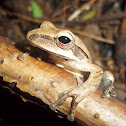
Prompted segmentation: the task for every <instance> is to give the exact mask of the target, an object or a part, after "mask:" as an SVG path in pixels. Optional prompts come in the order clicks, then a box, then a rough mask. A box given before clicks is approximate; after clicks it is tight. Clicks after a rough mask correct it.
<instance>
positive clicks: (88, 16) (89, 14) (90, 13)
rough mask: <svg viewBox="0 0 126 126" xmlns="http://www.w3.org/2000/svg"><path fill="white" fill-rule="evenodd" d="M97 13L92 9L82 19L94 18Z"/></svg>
mask: <svg viewBox="0 0 126 126" xmlns="http://www.w3.org/2000/svg"><path fill="white" fill-rule="evenodd" d="M95 15H96V11H94V10H93V11H90V12H89V13H88V14H86V15H84V16H83V17H82V20H88V19H91V18H93V17H94V16H95Z"/></svg>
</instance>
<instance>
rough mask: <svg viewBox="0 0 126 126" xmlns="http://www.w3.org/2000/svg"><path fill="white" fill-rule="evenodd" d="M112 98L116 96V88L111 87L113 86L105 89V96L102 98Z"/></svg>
mask: <svg viewBox="0 0 126 126" xmlns="http://www.w3.org/2000/svg"><path fill="white" fill-rule="evenodd" d="M110 96H113V97H115V96H116V93H115V89H114V87H111V86H110V87H108V88H107V89H104V91H103V94H102V97H106V98H109V97H110Z"/></svg>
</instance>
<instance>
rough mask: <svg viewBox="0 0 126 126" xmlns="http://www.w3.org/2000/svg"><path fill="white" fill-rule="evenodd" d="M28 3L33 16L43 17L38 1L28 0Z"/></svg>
mask: <svg viewBox="0 0 126 126" xmlns="http://www.w3.org/2000/svg"><path fill="white" fill-rule="evenodd" d="M30 4H31V7H32V14H33V17H35V18H42V17H43V12H42V10H41V8H40V6H39V5H38V3H36V2H35V1H34V0H32V1H31V2H30Z"/></svg>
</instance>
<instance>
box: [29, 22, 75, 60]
mask: <svg viewBox="0 0 126 126" xmlns="http://www.w3.org/2000/svg"><path fill="white" fill-rule="evenodd" d="M27 39H28V40H29V41H30V42H31V44H32V45H33V46H36V47H38V48H41V49H44V50H46V51H49V52H51V53H54V54H57V55H59V56H62V57H65V58H67V59H75V58H76V57H75V55H74V54H73V51H72V49H73V47H74V45H75V41H76V39H75V35H74V34H73V33H72V32H71V31H69V30H64V29H59V28H56V27H55V26H54V25H53V24H52V23H51V22H49V21H45V22H43V23H42V24H41V25H40V28H37V29H34V30H32V31H29V32H28V34H27Z"/></svg>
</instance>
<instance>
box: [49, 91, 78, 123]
mask: <svg viewBox="0 0 126 126" xmlns="http://www.w3.org/2000/svg"><path fill="white" fill-rule="evenodd" d="M69 92H70V91H68V92H65V93H62V94H61V95H60V96H59V98H58V100H57V101H56V102H54V103H52V104H50V106H49V107H50V109H51V110H52V111H55V112H56V108H57V106H60V105H62V104H63V100H65V99H66V98H68V97H72V102H71V109H70V112H69V114H68V116H67V119H68V120H69V121H74V118H75V117H74V112H75V109H76V106H77V104H78V103H77V102H76V98H77V95H69Z"/></svg>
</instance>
